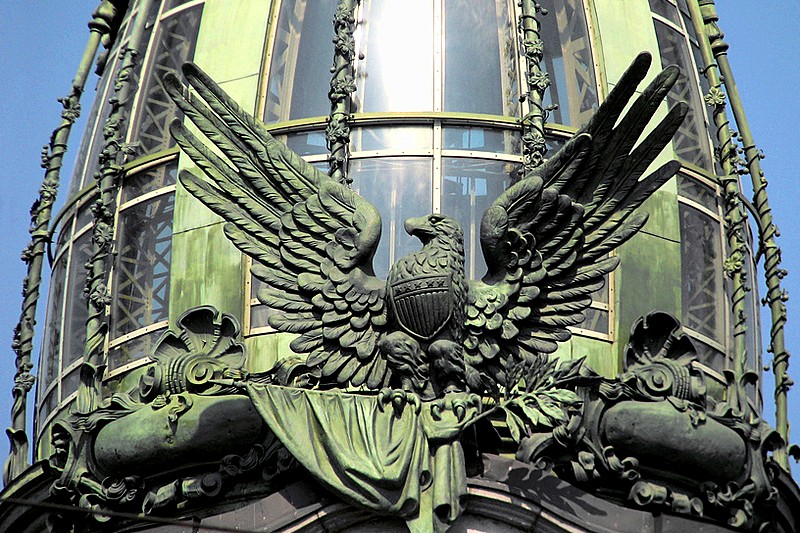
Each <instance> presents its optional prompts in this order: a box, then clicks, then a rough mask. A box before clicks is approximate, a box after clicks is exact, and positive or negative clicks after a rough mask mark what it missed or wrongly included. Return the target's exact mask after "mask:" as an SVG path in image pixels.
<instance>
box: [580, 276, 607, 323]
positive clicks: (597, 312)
mask: <svg viewBox="0 0 800 533" xmlns="http://www.w3.org/2000/svg"><path fill="white" fill-rule="evenodd" d="M607 279H608V278H606V280H607ZM606 283H608V281H606ZM593 298H594V299H597V295H596V294H595V295H593ZM583 314H584V315H585V317H584V319H583V322H581V323H580V324H578V325H577V326H576V327H579V328H582V329H588V330H589V331H597V332H598V333H606V334H608V325H609V322H608V311H605V310H603V309H595V308H594V307H590V308H589V309H587V310H586V311H584V313H583Z"/></svg>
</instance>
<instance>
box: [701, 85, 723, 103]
mask: <svg viewBox="0 0 800 533" xmlns="http://www.w3.org/2000/svg"><path fill="white" fill-rule="evenodd" d="M703 100H705V101H706V104H708V105H709V106H710V107H716V106H722V105H725V93H724V92H722V90H721V89H720V88H719V87H711V89H709V90H708V94H706V95H705V96H703Z"/></svg>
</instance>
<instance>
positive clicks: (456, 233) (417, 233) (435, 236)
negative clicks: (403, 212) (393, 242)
mask: <svg viewBox="0 0 800 533" xmlns="http://www.w3.org/2000/svg"><path fill="white" fill-rule="evenodd" d="M404 226H405V228H406V232H407V233H408V234H409V235H412V236H414V237H416V238H418V239H419V240H420V241H422V244H423V245H426V244H428V243H429V242H431V241H433V240H439V241H446V242H458V243H461V242H463V241H464V232H463V231H461V225H460V224H459V223H458V222H457V221H456V220H455V219H453V218H451V217H448V216H445V215H440V214H438V213H434V214H430V215H426V216H423V217H414V218H409V219H407V220H406V221H405V224H404Z"/></svg>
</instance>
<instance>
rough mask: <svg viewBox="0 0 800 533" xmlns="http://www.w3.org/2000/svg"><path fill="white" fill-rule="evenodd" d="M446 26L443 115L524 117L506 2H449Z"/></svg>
mask: <svg viewBox="0 0 800 533" xmlns="http://www.w3.org/2000/svg"><path fill="white" fill-rule="evenodd" d="M444 26H445V29H444V31H445V33H444V35H445V41H444V42H445V46H444V49H445V52H444V83H443V86H444V110H445V111H461V112H468V113H488V114H493V115H510V116H519V81H518V77H517V56H516V43H515V42H516V39H517V32H516V29H515V28H514V24H513V22H512V20H511V16H510V13H509V11H508V2H507V0H446V1H445V2H444Z"/></svg>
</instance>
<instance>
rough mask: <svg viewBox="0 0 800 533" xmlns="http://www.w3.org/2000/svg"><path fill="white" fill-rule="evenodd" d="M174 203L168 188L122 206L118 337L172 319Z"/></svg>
mask: <svg viewBox="0 0 800 533" xmlns="http://www.w3.org/2000/svg"><path fill="white" fill-rule="evenodd" d="M174 203H175V196H174V194H172V193H167V194H163V195H160V196H156V197H154V198H150V199H148V200H146V201H143V202H140V203H137V204H135V205H133V206H131V207H129V208H126V209H125V210H123V211H122V212H120V215H119V222H118V229H117V242H116V247H117V259H116V263H115V267H114V278H113V282H112V283H113V288H114V294H113V296H114V297H113V303H112V308H111V338H112V339H113V338H116V337H119V336H121V335H125V334H127V333H130V332H132V331H135V330H137V329H140V328H142V327H145V326H148V325H150V324H153V323H155V322H159V321H161V320H166V319H167V316H168V312H169V270H170V259H171V256H172V215H173V212H174Z"/></svg>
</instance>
